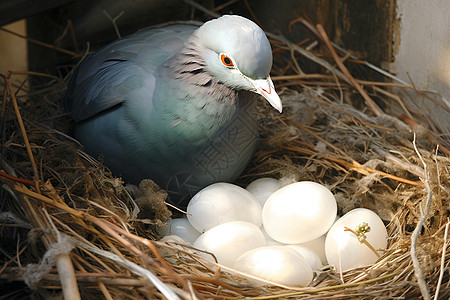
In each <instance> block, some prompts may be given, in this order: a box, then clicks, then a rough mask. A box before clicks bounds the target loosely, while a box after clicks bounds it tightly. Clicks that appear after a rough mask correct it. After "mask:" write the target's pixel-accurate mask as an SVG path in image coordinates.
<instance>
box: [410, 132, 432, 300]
mask: <svg viewBox="0 0 450 300" xmlns="http://www.w3.org/2000/svg"><path fill="white" fill-rule="evenodd" d="M413 146H414V150H415V151H416V153H417V156H419V158H420V161H421V162H422V164H423V167H424V172H425V179H422V181H423V183H424V184H425V187H426V189H427V202H426V208H425V212H424V211H423V209H422V205H419V208H420V215H421V217H420V220H419V222H418V223H417V226H416V228H415V229H414V232H413V233H412V235H411V251H410V255H411V260H412V262H413V266H414V275H415V277H416V279H417V283H418V285H419V288H420V292H421V293H422V296H423V298H424V299H425V300H430V297H431V296H430V291H429V290H428V287H427V282H426V280H425V277H424V274H423V271H422V269H421V268H420V262H419V259H418V258H417V239H418V237H419V234H420V231H421V230H422V227H423V224H424V222H425V220H426V219H427V217H428V213H429V212H430V207H431V200H432V195H433V193H432V191H431V188H430V184H429V174H428V169H427V164H426V163H425V161H424V160H423V158H422V155H421V154H420V152H419V150H418V149H417V146H416V133H414V140H413Z"/></svg>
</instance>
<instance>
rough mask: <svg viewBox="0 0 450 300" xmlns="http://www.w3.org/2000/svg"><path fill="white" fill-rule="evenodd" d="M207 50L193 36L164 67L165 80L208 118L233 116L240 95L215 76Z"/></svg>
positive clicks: (194, 35) (195, 36)
mask: <svg viewBox="0 0 450 300" xmlns="http://www.w3.org/2000/svg"><path fill="white" fill-rule="evenodd" d="M204 53H205V48H204V47H203V46H202V44H201V43H200V41H199V39H198V37H197V35H196V34H195V33H194V34H193V35H192V36H191V37H190V39H189V40H188V42H187V43H186V45H185V46H184V47H183V48H182V49H181V50H180V51H179V52H177V53H176V54H174V55H173V56H172V57H171V58H170V59H169V60H168V61H167V62H166V63H165V64H164V65H163V70H161V71H162V72H163V73H164V75H165V76H164V77H166V78H168V80H169V81H170V84H171V85H172V86H173V87H174V88H176V89H178V91H179V93H180V95H183V96H182V99H183V100H182V101H187V102H190V103H189V105H193V106H196V107H198V108H200V109H202V110H203V111H204V112H205V113H206V114H208V115H211V116H212V115H216V116H217V115H227V114H230V112H234V110H235V104H236V101H237V99H238V92H237V91H236V90H234V89H232V88H230V87H228V86H226V85H225V84H224V83H222V82H220V81H219V80H218V79H217V78H215V77H214V76H212V75H211V74H210V73H209V72H208V71H207V68H206V62H205V60H204V59H203V55H204Z"/></svg>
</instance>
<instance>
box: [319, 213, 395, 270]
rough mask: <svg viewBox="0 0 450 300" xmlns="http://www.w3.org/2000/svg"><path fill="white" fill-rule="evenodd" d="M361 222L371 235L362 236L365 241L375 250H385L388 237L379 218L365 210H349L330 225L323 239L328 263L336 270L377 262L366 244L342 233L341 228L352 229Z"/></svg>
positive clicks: (342, 229)
mask: <svg viewBox="0 0 450 300" xmlns="http://www.w3.org/2000/svg"><path fill="white" fill-rule="evenodd" d="M364 222H365V223H367V224H368V225H369V227H370V232H367V233H365V235H366V237H367V239H366V240H367V242H369V243H370V244H371V245H372V246H373V248H375V249H385V248H386V246H387V237H388V235H387V231H386V227H385V226H384V224H383V221H382V220H381V219H380V217H378V215H377V214H376V213H374V212H373V211H371V210H369V209H365V208H357V209H354V210H351V211H349V212H348V213H346V214H345V215H344V216H342V218H340V219H339V220H337V221H336V222H335V223H334V224H333V226H332V227H331V228H330V230H329V231H328V234H327V238H326V240H325V253H326V255H327V260H328V263H329V264H330V265H334V266H335V267H336V269H337V270H338V271H340V270H342V271H347V270H350V269H353V268H357V267H364V266H367V265H371V264H373V263H374V262H375V261H376V260H377V256H376V255H375V253H373V251H371V250H370V249H369V247H367V245H365V244H364V243H360V242H359V241H358V237H357V236H356V235H355V234H354V233H352V232H349V231H345V230H344V227H348V228H350V229H352V230H355V229H356V227H357V226H359V225H361V224H362V223H364Z"/></svg>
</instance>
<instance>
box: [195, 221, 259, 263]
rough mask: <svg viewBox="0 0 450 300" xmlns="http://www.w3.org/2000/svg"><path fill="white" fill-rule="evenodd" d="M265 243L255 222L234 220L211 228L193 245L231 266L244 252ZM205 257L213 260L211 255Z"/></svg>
mask: <svg viewBox="0 0 450 300" xmlns="http://www.w3.org/2000/svg"><path fill="white" fill-rule="evenodd" d="M264 243H265V240H264V236H263V234H262V232H261V230H260V229H259V227H257V226H256V225H255V224H253V223H250V222H244V221H233V222H228V223H224V224H220V225H217V226H215V227H213V228H211V229H210V230H208V231H207V232H205V233H204V234H202V235H201V236H200V237H199V238H198V239H197V240H196V241H195V242H194V244H193V246H194V247H195V248H197V249H200V250H205V251H208V252H211V253H213V254H214V255H215V257H216V258H217V260H218V262H219V263H220V264H222V265H225V266H228V267H231V266H233V264H234V262H235V261H236V259H237V258H238V257H239V256H241V255H242V254H243V253H245V252H247V251H249V250H251V249H254V248H257V247H261V246H264ZM205 257H207V258H208V259H210V260H212V257H211V256H210V255H208V256H205Z"/></svg>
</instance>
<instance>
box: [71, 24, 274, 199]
mask: <svg viewBox="0 0 450 300" xmlns="http://www.w3.org/2000/svg"><path fill="white" fill-rule="evenodd" d="M271 66H272V51H271V48H270V44H269V42H268V40H267V38H266V36H265V34H264V32H263V31H262V30H261V29H260V28H259V27H258V26H257V25H256V24H254V23H253V22H251V21H249V20H247V19H245V18H243V17H239V16H223V17H221V18H218V19H215V20H212V21H209V22H207V23H205V24H204V25H203V26H201V27H199V28H198V27H195V26H188V25H172V26H168V27H164V28H160V29H150V30H146V31H142V32H138V33H136V34H134V35H131V36H129V37H126V38H123V39H121V40H118V41H115V42H113V43H111V44H109V45H107V46H106V47H104V48H102V49H101V50H100V51H98V52H96V53H95V54H93V55H91V56H89V57H87V58H86V59H85V60H84V61H83V62H82V63H81V64H80V66H79V67H78V69H77V71H76V73H75V74H74V76H73V78H72V80H71V82H70V84H69V87H68V91H67V104H66V107H67V110H68V111H70V112H71V116H72V118H73V119H74V120H75V121H76V125H75V130H74V131H75V136H76V138H77V139H78V140H79V141H80V142H81V143H82V144H83V145H84V146H85V148H86V151H87V152H88V153H90V154H91V155H93V156H98V155H100V154H102V155H103V156H104V161H105V164H106V165H107V166H108V167H110V168H111V170H112V171H113V172H115V173H116V175H120V176H123V178H124V179H125V180H127V181H130V182H133V183H138V182H139V181H140V180H142V179H145V178H150V179H153V180H154V181H155V182H156V183H158V184H159V185H160V186H161V187H163V188H164V189H166V190H167V191H168V193H169V198H170V201H171V202H172V203H174V204H175V205H178V206H180V207H184V206H185V205H186V204H187V201H188V200H189V199H190V197H191V196H192V195H193V194H194V193H195V192H196V191H198V189H200V188H202V187H204V186H206V185H209V184H211V183H213V182H217V181H233V180H235V179H236V178H237V177H238V176H239V174H240V173H241V172H242V170H243V169H244V168H245V166H246V165H247V164H248V162H249V160H250V158H251V156H252V154H253V151H254V148H255V145H256V141H257V124H256V121H255V112H254V101H253V95H254V93H249V92H248V91H251V92H255V93H258V94H261V95H263V96H264V97H265V98H266V99H267V100H268V101H269V102H270V103H271V104H272V105H273V106H274V107H275V108H277V109H278V110H279V111H280V112H281V102H280V100H279V97H278V95H277V94H276V92H275V91H274V89H273V84H272V81H271V80H270V76H269V71H270V69H271Z"/></svg>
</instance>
